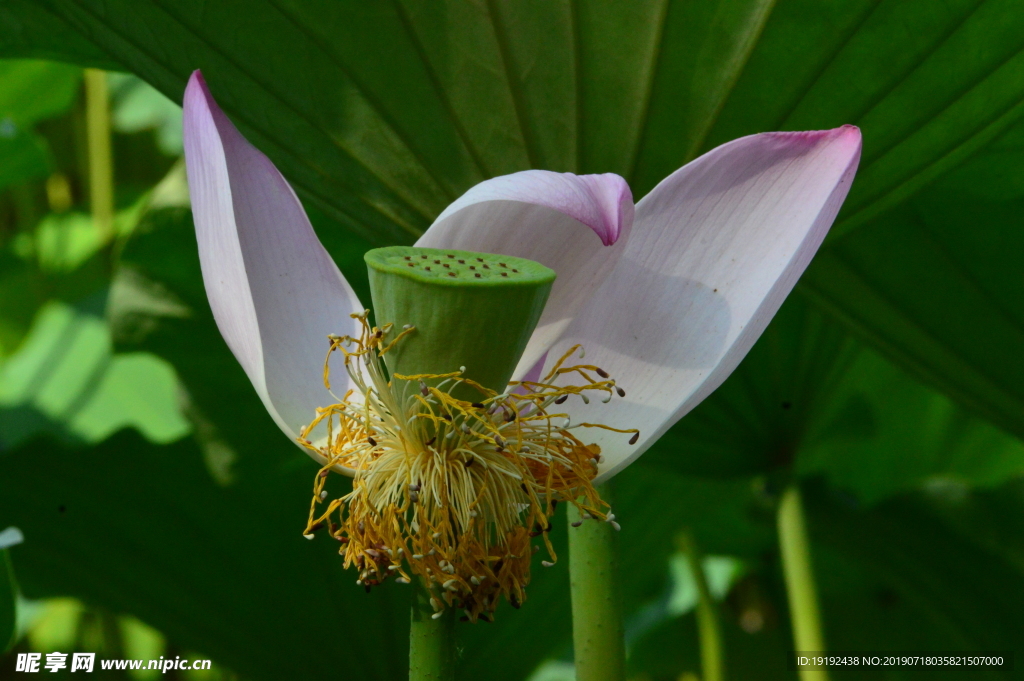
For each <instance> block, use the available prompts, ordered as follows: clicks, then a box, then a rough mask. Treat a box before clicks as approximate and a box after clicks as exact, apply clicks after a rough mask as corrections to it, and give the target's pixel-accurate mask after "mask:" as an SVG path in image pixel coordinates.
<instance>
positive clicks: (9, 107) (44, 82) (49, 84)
mask: <svg viewBox="0 0 1024 681" xmlns="http://www.w3.org/2000/svg"><path fill="white" fill-rule="evenodd" d="M81 78H82V69H80V68H78V67H77V66H71V65H70V64H57V63H54V62H49V61H36V60H29V59H9V60H0V121H4V122H5V125H8V126H11V125H13V126H28V125H31V124H32V123H35V122H36V121H41V120H44V119H46V118H50V117H52V116H56V115H57V114H59V113H63V112H64V111H66V110H67V109H68V107H70V106H71V103H72V102H73V101H74V99H75V96H76V95H77V94H78V84H79V82H80V81H81ZM8 121H9V123H8ZM4 132H6V131H5V130H0V134H2V133H4ZM6 136H11V135H6Z"/></svg>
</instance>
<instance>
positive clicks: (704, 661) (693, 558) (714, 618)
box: [679, 532, 725, 681]
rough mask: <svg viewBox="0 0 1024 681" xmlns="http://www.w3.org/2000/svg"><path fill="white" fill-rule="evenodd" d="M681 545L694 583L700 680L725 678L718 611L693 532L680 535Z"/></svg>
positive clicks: (717, 680)
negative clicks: (696, 596)
mask: <svg viewBox="0 0 1024 681" xmlns="http://www.w3.org/2000/svg"><path fill="white" fill-rule="evenodd" d="M679 544H680V548H682V550H683V551H684V552H685V553H686V560H687V562H688V563H689V564H690V574H692V575H693V581H694V583H695V584H696V585H697V595H698V597H699V600H698V601H697V629H698V632H699V633H700V666H701V681H725V657H724V656H723V655H722V649H723V648H722V631H721V629H720V628H719V625H718V613H717V612H716V608H715V602H714V600H713V599H712V597H711V590H710V589H709V588H708V580H707V578H706V577H705V575H704V556H703V554H702V553H701V552H700V549H699V548H698V547H697V544H696V542H695V541H694V539H693V535H691V534H690V533H689V532H684V533H683V534H682V535H680V537H679Z"/></svg>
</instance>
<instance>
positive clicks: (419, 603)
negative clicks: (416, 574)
mask: <svg viewBox="0 0 1024 681" xmlns="http://www.w3.org/2000/svg"><path fill="white" fill-rule="evenodd" d="M413 590H414V592H415V593H414V595H413V602H412V623H411V626H410V628H409V681H451V680H452V679H454V678H455V609H454V608H445V610H444V614H443V615H441V617H439V618H437V619H433V617H431V616H432V615H433V614H434V608H433V607H431V605H430V591H429V590H428V589H427V588H426V587H425V586H424V585H423V584H422V583H420V581H419V580H418V579H415V580H413Z"/></svg>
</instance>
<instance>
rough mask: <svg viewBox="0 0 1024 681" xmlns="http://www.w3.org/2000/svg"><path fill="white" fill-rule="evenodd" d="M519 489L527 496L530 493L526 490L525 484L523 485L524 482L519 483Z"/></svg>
mask: <svg viewBox="0 0 1024 681" xmlns="http://www.w3.org/2000/svg"><path fill="white" fill-rule="evenodd" d="M519 487H520V489H522V490H523V491H524V492H526V493H527V494H529V493H530V491H529V490H528V489H526V483H525V482H524V483H521V484H520V485H519Z"/></svg>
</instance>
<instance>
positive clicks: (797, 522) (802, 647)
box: [778, 484, 828, 681]
mask: <svg viewBox="0 0 1024 681" xmlns="http://www.w3.org/2000/svg"><path fill="white" fill-rule="evenodd" d="M778 527H779V549H780V551H781V553H782V572H783V574H784V575H785V578H786V593H787V594H788V596H789V615H790V620H791V621H792V626H793V644H794V648H795V650H796V651H798V652H823V651H824V650H825V639H824V637H823V636H822V630H821V612H820V610H819V609H818V594H817V591H816V588H815V585H814V569H813V567H812V565H811V550H810V542H809V541H808V539H807V523H806V521H805V520H804V510H803V502H801V500H800V489H799V487H797V485H796V484H793V485H790V486H789V488H787V489H786V491H785V492H783V494H782V499H781V501H780V502H779V515H778ZM800 678H801V679H802V680H803V681H811V680H812V679H813V680H814V681H827V679H828V672H826V671H824V670H808V669H802V670H800Z"/></svg>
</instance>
